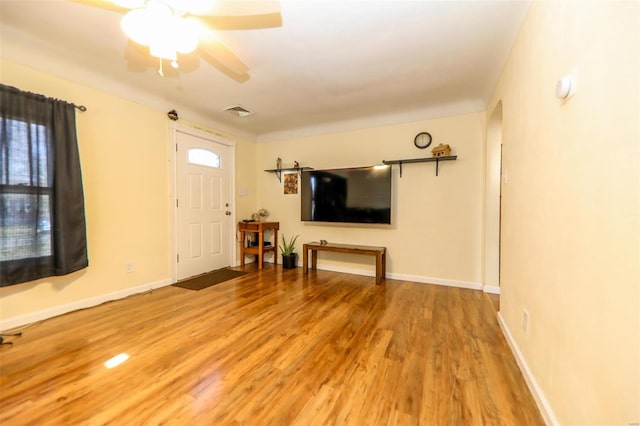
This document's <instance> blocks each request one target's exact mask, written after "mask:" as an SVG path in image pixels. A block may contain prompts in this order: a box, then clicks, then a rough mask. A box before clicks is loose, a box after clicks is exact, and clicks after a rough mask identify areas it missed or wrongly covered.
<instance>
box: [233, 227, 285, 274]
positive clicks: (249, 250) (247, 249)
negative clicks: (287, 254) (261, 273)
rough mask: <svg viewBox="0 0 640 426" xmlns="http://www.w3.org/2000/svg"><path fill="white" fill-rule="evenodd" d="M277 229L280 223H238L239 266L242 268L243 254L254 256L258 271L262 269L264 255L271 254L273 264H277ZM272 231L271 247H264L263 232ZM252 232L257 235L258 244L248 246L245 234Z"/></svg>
mask: <svg viewBox="0 0 640 426" xmlns="http://www.w3.org/2000/svg"><path fill="white" fill-rule="evenodd" d="M278 229H280V222H239V223H238V230H239V231H240V264H241V265H243V266H244V256H245V254H255V255H256V261H257V262H258V269H262V266H263V265H264V254H265V253H269V252H273V263H274V265H277V264H278ZM267 230H272V231H273V241H272V242H271V245H268V246H265V245H264V241H265V240H264V231H267ZM247 232H252V233H255V234H257V235H258V243H257V245H255V246H249V244H248V241H247V239H246V238H245V234H246V233H247Z"/></svg>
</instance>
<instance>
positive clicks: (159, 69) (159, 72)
mask: <svg viewBox="0 0 640 426" xmlns="http://www.w3.org/2000/svg"><path fill="white" fill-rule="evenodd" d="M158 60H159V61H160V68H158V74H160V77H164V73H163V72H162V58H158Z"/></svg>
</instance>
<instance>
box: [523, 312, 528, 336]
mask: <svg viewBox="0 0 640 426" xmlns="http://www.w3.org/2000/svg"><path fill="white" fill-rule="evenodd" d="M522 331H524V334H529V311H527V310H526V309H523V310H522Z"/></svg>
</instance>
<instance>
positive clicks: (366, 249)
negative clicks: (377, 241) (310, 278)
mask: <svg viewBox="0 0 640 426" xmlns="http://www.w3.org/2000/svg"><path fill="white" fill-rule="evenodd" d="M302 250H303V254H302V270H303V271H304V273H305V274H306V273H308V272H309V270H308V266H309V250H311V269H316V267H317V266H318V251H333V252H338V253H351V254H368V255H371V256H375V257H376V284H380V283H381V282H382V279H383V278H385V275H386V269H387V267H386V263H387V262H386V254H387V249H386V247H373V246H356V245H352V244H335V243H326V244H320V243H319V242H317V241H314V242H311V243H305V244H303V245H302Z"/></svg>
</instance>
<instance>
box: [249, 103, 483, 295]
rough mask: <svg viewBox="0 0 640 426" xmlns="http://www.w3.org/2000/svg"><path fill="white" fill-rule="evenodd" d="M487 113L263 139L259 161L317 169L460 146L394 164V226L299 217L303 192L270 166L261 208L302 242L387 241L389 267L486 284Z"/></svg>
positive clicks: (354, 262) (349, 261)
mask: <svg viewBox="0 0 640 426" xmlns="http://www.w3.org/2000/svg"><path fill="white" fill-rule="evenodd" d="M484 127H485V117H484V114H483V113H475V114H467V115H461V116H455V117H448V118H441V119H436V120H425V121H419V122H412V123H406V124H400V125H394V126H383V127H375V128H369V129H363V130H358V131H351V132H343V133H335V134H326V135H321V136H314V137H306V138H299V139H292V140H285V141H278V142H269V143H259V144H258V168H259V169H260V170H264V169H273V168H275V165H276V158H278V157H280V158H282V161H283V167H291V166H292V165H293V162H294V161H295V160H297V161H298V162H299V163H300V164H301V165H302V166H309V167H314V168H315V169H327V168H340V167H356V166H370V165H376V164H381V163H382V160H397V159H406V158H418V157H425V156H426V157H431V152H430V150H431V149H432V148H433V147H434V146H436V145H438V144H439V143H447V144H449V145H450V146H451V147H452V148H453V153H452V154H454V155H458V160H457V161H451V162H443V163H441V164H440V175H439V176H437V177H436V176H435V164H434V163H418V164H405V165H404V166H403V176H402V178H400V177H399V169H398V167H397V166H394V169H393V187H392V192H393V206H392V222H393V223H392V225H391V226H390V227H384V226H377V227H363V226H335V225H318V224H310V223H308V222H304V223H303V222H301V221H300V195H299V194H298V195H284V194H283V192H284V191H283V185H282V184H281V183H279V182H278V179H277V178H276V177H275V176H274V175H273V174H269V173H264V172H261V173H259V175H258V188H259V191H258V192H259V200H258V203H259V207H263V208H266V209H268V210H269V211H270V213H271V216H270V219H273V220H277V221H280V229H281V231H282V232H284V234H285V235H287V236H292V235H295V234H300V239H299V244H298V245H299V248H300V247H301V244H302V242H304V241H312V240H316V241H317V240H319V239H325V240H327V241H333V242H340V243H349V244H366V245H379V246H386V247H387V250H388V254H387V256H388V257H387V272H388V273H390V274H391V276H393V277H397V278H405V279H412V280H417V281H434V280H433V279H432V278H435V279H437V280H440V282H441V283H447V281H454V282H455V284H459V285H468V286H473V285H475V286H480V285H481V283H482V241H481V239H482V217H483V213H482V209H483V198H482V197H483V185H484V181H483V164H484V157H483V156H484V154H483V152H484V148H483V145H484ZM420 131H428V132H430V133H431V135H432V136H433V139H434V141H433V143H432V146H431V147H429V148H427V149H426V150H421V149H418V148H416V147H415V146H414V144H413V138H414V136H415V135H416V134H417V133H418V132H420ZM373 264H374V262H373V261H372V259H370V258H367V257H362V256H352V257H348V256H344V255H335V256H332V254H331V253H323V254H322V255H321V256H320V259H319V265H320V267H325V268H328V269H330V268H333V269H335V270H354V271H355V270H357V271H364V272H367V273H371V274H373V271H374V270H375V268H374V265H373Z"/></svg>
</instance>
